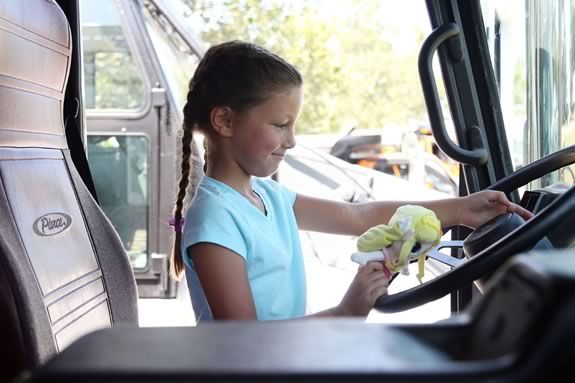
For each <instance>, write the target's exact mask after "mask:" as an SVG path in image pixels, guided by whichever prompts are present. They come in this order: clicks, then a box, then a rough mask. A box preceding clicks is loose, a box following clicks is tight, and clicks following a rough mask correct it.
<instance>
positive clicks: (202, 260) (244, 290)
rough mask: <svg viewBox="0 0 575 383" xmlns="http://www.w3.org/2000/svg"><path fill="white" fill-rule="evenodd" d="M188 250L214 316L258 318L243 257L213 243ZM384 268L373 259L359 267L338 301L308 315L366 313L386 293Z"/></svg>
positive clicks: (218, 317) (217, 317)
mask: <svg viewBox="0 0 575 383" xmlns="http://www.w3.org/2000/svg"><path fill="white" fill-rule="evenodd" d="M189 254H190V256H191V257H192V259H193V261H194V265H195V267H196V272H197V274H198V278H199V280H200V283H201V284H202V288H203V290H204V294H205V295H206V299H207V301H208V305H209V306H210V309H211V311H212V316H213V318H214V319H215V320H219V319H228V320H256V319H257V314H256V308H255V304H254V300H253V297H252V292H251V289H250V285H249V281H248V277H247V271H246V264H245V262H244V260H243V258H242V257H240V256H239V255H237V254H236V253H234V252H233V251H231V250H229V249H227V248H225V247H221V246H218V245H215V244H212V243H200V244H196V245H194V246H192V247H191V249H190V250H189ZM382 269H383V266H382V265H381V262H370V263H368V264H367V265H365V266H362V267H359V268H358V272H357V274H356V276H355V278H354V279H353V281H352V282H351V284H350V286H349V288H348V290H347V292H346V293H345V295H344V297H343V299H342V300H341V303H340V304H339V305H337V306H335V307H333V308H330V309H327V310H325V311H321V312H318V313H314V314H311V315H308V316H306V317H305V318H314V317H333V316H366V315H367V314H368V313H369V311H370V310H371V308H372V307H373V305H374V303H375V301H376V299H377V298H378V297H380V296H381V295H384V294H386V293H387V278H386V277H385V274H384V273H383V272H382ZM293 319H298V318H293Z"/></svg>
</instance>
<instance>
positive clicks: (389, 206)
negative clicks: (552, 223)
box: [294, 190, 533, 235]
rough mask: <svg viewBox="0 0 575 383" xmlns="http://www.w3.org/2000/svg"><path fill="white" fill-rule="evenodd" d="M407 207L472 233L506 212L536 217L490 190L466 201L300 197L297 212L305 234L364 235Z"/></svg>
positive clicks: (443, 223)
mask: <svg viewBox="0 0 575 383" xmlns="http://www.w3.org/2000/svg"><path fill="white" fill-rule="evenodd" d="M406 204H415V205H421V206H424V207H426V208H428V209H431V210H433V211H434V212H435V214H436V215H437V218H438V219H439V220H440V221H441V224H442V226H451V225H464V226H467V227H470V228H472V229H474V228H477V227H479V226H480V225H481V224H483V223H484V222H487V221H488V220H490V219H491V218H494V217H496V216H498V215H500V214H503V213H505V212H515V213H518V214H519V215H521V216H522V217H523V218H525V219H529V218H531V217H532V216H533V214H531V213H530V212H529V211H527V210H525V209H524V208H522V207H521V206H518V205H516V204H514V203H512V202H510V201H509V200H508V199H507V197H506V196H505V194H504V193H502V192H499V191H493V190H487V191H481V192H478V193H474V194H471V195H470V196H467V197H460V198H448V199H441V200H433V201H375V202H365V203H348V202H338V201H331V200H325V199H320V198H314V197H309V196H305V195H301V194H298V195H297V198H296V201H295V204H294V211H295V215H296V218H297V222H298V226H299V228H300V229H302V230H310V231H320V232H325V233H333V234H345V235H361V234H362V233H364V232H365V231H366V230H368V229H369V228H370V227H372V226H376V225H379V224H382V223H387V222H389V220H390V218H391V216H392V215H393V213H395V210H396V209H397V208H398V207H399V206H401V205H406Z"/></svg>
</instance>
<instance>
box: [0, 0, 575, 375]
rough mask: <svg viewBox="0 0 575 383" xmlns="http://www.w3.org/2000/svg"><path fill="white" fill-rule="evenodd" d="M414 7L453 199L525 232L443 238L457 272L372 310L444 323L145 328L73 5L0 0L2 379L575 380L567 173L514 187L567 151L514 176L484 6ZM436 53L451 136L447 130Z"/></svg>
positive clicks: (570, 158) (463, 1) (570, 159)
mask: <svg viewBox="0 0 575 383" xmlns="http://www.w3.org/2000/svg"><path fill="white" fill-rule="evenodd" d="M540 1H542V0H540ZM534 2H537V1H534ZM124 3H126V4H128V5H129V6H130V7H134V8H136V7H143V6H144V3H152V4H154V3H157V2H156V1H142V0H130V1H125V2H124ZM528 3H530V2H528ZM418 5H419V6H422V7H423V6H426V7H427V10H428V13H429V16H430V21H431V25H432V29H433V32H432V33H431V34H430V35H429V36H428V38H427V39H426V40H425V43H424V44H423V46H422V48H421V54H420V57H419V73H420V77H421V84H422V91H423V94H424V97H425V102H426V106H427V111H428V115H429V120H430V124H431V126H432V129H433V133H434V137H435V139H436V141H437V144H438V146H439V147H440V149H441V150H442V151H443V152H444V153H445V154H446V155H447V156H449V157H450V158H452V159H453V160H456V161H458V162H459V163H460V166H461V172H460V173H461V182H460V185H459V188H460V190H459V194H460V195H467V194H469V193H472V192H475V191H478V190H482V189H494V190H501V191H503V192H505V193H506V194H507V195H508V196H509V198H510V199H512V200H513V201H515V202H517V203H520V204H521V205H522V206H524V207H526V208H528V209H529V210H531V211H532V212H533V213H534V215H535V216H534V217H533V218H532V219H530V220H529V221H527V222H524V221H522V220H521V219H520V218H519V217H518V216H515V215H513V214H505V215H502V216H500V217H497V218H496V219H494V220H492V221H491V222H488V223H487V224H485V225H483V226H481V227H480V228H478V229H477V230H475V231H473V232H470V231H469V230H468V229H465V228H461V227H455V228H451V230H452V233H453V236H454V238H455V239H459V240H463V246H464V248H463V249H454V251H453V259H454V260H456V261H454V263H453V264H452V265H453V267H452V268H451V269H450V270H449V271H448V272H446V273H445V274H442V275H441V276H439V277H436V278H434V279H433V280H430V281H428V282H425V283H423V284H421V285H419V286H417V287H415V288H412V289H409V290H405V291H402V292H399V293H396V294H391V295H387V296H382V297H380V298H379V299H378V301H377V303H376V305H375V309H377V310H379V311H381V312H397V311H402V310H407V309H410V308H413V307H416V306H419V305H422V304H425V303H427V302H430V301H433V300H436V299H438V298H441V297H443V296H446V295H451V297H452V307H453V315H452V316H451V317H450V318H448V319H446V320H443V321H440V322H437V323H432V324H424V325H421V324H419V325H418V324H394V325H389V324H366V323H364V322H363V321H361V320H356V319H332V320H317V321H286V322H277V323H274V322H262V323H258V322H218V323H210V324H202V325H198V326H195V327H178V328H176V327H174V328H139V327H138V323H137V316H138V313H137V303H136V301H137V287H136V280H135V277H134V273H133V270H132V267H131V265H130V261H129V257H128V254H127V252H126V244H125V243H124V242H123V240H122V236H121V233H118V232H117V230H115V229H114V226H113V225H112V223H111V221H110V219H109V217H107V216H106V214H104V212H103V210H102V208H101V206H100V205H99V203H98V196H97V193H96V187H95V186H94V181H93V178H92V173H91V169H90V167H89V166H88V162H87V158H86V149H87V145H88V143H87V139H86V137H87V135H86V127H85V123H86V117H85V107H84V102H83V100H84V91H83V87H84V81H83V75H82V65H81V62H82V60H81V57H82V56H81V44H80V41H81V39H82V38H81V28H80V22H79V8H80V5H79V0H74V1H67V0H66V1H65V0H2V2H1V3H0V50H1V56H0V209H1V210H2V215H1V216H2V230H0V312H1V313H2V315H1V316H0V333H1V334H2V345H1V346H0V350H1V351H0V353H1V354H0V358H1V360H2V362H1V364H0V365H1V366H2V367H1V369H0V379H2V381H7V382H12V381H18V382H77V381H85V382H124V381H141V382H160V381H162V382H166V381H220V382H223V381H278V382H280V381H281V382H285V381H314V382H318V381H355V382H360V381H366V382H367V381H384V380H387V381H403V382H408V381H410V382H411V381H413V382H420V381H421V382H423V381H430V382H431V381H433V382H439V381H441V382H446V381H453V382H463V381H465V382H468V381H474V382H475V381H477V382H479V381H498V382H519V381H522V382H523V381H541V380H543V379H548V378H552V379H558V377H560V376H565V375H564V374H568V373H569V372H571V371H572V363H573V361H575V350H574V349H573V347H572V344H573V341H575V332H574V331H573V323H575V310H574V308H575V293H573V291H575V289H574V287H575V249H574V248H573V246H574V244H575V231H574V230H573V229H572V227H573V225H574V224H575V213H574V212H575V189H574V187H573V180H571V184H569V183H568V182H561V183H557V182H552V183H549V182H547V183H536V184H535V186H531V187H529V188H528V190H523V188H524V187H525V186H526V185H533V182H537V181H538V180H541V179H544V178H546V177H547V178H549V179H552V180H555V179H556V178H553V177H554V176H553V175H554V174H557V171H558V170H560V169H564V168H566V167H569V166H570V165H571V164H573V163H574V162H575V146H573V143H572V142H571V144H569V142H568V141H562V143H561V145H559V147H553V146H550V145H546V146H545V147H546V148H548V150H547V151H545V150H543V149H541V150H539V151H538V152H537V153H538V158H536V159H533V160H532V161H530V162H529V163H527V164H525V165H524V166H522V167H521V168H519V169H514V168H513V164H512V161H511V156H510V154H509V148H508V145H507V139H506V134H505V124H504V119H503V116H502V112H501V108H500V106H499V105H500V102H499V97H500V96H499V90H498V81H500V80H498V67H497V65H492V62H493V61H492V57H491V55H496V54H497V51H496V50H493V49H492V48H491V46H490V45H489V44H490V40H489V38H490V36H489V35H488V34H486V32H485V31H486V27H485V26H486V24H488V23H491V21H490V20H484V15H485V14H486V13H485V12H483V11H482V6H484V5H485V4H483V2H480V1H479V0H477V1H468V0H459V1H458V0H450V1H443V0H427V1H425V2H424V1H421V3H420V4H418ZM569 7H571V6H570V5H569ZM533 9H537V7H531V5H529V6H528V10H533ZM571 11H572V12H573V13H572V14H573V15H575V9H571ZM490 25H491V24H490ZM494 25H495V26H496V25H497V22H495V24H494ZM571 28H573V30H572V32H573V33H575V27H571ZM495 46H497V44H495ZM529 47H531V46H529ZM533 49H534V52H536V54H540V57H548V56H550V54H549V52H547V53H545V52H544V51H543V50H542V49H539V50H537V49H535V48H533ZM571 49H573V48H572V47H571ZM434 55H437V57H438V58H439V62H440V66H441V75H442V78H443V83H444V87H445V90H446V94H447V98H448V102H449V110H450V112H451V117H452V118H453V121H454V125H455V127H456V133H457V144H456V143H454V142H453V141H452V139H451V138H450V137H449V135H448V134H447V132H446V129H445V126H444V122H443V121H444V117H443V112H442V109H441V105H440V102H439V96H438V90H437V85H436V80H435V79H436V75H435V73H434V70H433V69H434V66H433V64H432V59H433V57H434ZM551 56H553V55H551ZM551 58H552V57H551ZM548 59H549V57H548ZM541 60H543V59H542V58H541ZM558 65H559V64H558V63H556V69H555V70H558V69H557V66H558ZM544 69H545V68H539V71H540V72H541V73H540V75H541V77H545V76H544V75H545V73H546V72H544ZM547 69H549V68H547ZM568 71H570V72H569V73H571V74H573V69H572V67H571V66H570V67H569V68H568ZM536 72H537V71H536ZM545 81H549V80H545V79H540V78H535V79H534V80H533V82H532V83H531V84H530V85H531V86H533V87H534V89H536V90H537V92H539V93H537V92H535V93H536V96H537V97H535V96H534V98H533V107H534V108H535V109H536V110H538V111H539V112H540V114H538V115H537V116H539V117H538V119H537V118H535V120H537V121H535V122H533V121H531V120H529V121H528V123H537V124H538V125H537V127H538V129H543V127H544V126H546V124H545V120H544V118H545V116H546V113H547V114H549V113H552V110H549V103H551V101H550V98H549V97H550V96H549V94H547V93H545V91H546V90H549V87H546V86H545V84H547V85H549V83H545ZM563 101H564V102H566V103H570V104H569V105H575V104H573V102H575V100H573V99H568V100H563ZM551 109H553V108H551ZM569 116H570V115H569ZM559 120H560V119H555V120H553V121H554V123H555V124H559V123H560V122H559ZM567 122H569V121H567ZM551 128H553V126H551V127H550V129H551ZM551 137H552V135H551ZM564 142H567V144H564ZM533 145H535V144H533ZM541 146H542V147H543V145H541ZM549 148H550V149H549Z"/></svg>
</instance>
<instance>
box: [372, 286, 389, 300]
mask: <svg viewBox="0 0 575 383" xmlns="http://www.w3.org/2000/svg"><path fill="white" fill-rule="evenodd" d="M382 295H387V286H379V287H378V288H376V289H373V291H372V292H371V296H372V297H373V298H374V299H377V298H379V297H381V296H382Z"/></svg>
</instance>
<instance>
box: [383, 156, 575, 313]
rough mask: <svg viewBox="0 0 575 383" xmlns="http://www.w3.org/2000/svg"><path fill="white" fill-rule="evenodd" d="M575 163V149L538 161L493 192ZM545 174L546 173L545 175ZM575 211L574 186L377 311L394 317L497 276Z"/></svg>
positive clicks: (385, 299) (394, 296) (385, 297)
mask: <svg viewBox="0 0 575 383" xmlns="http://www.w3.org/2000/svg"><path fill="white" fill-rule="evenodd" d="M573 162H575V145H574V146H570V147H568V148H566V149H563V150H561V151H559V152H556V153H553V154H552V155H550V156H548V157H545V158H543V159H541V160H539V161H536V162H534V163H532V164H530V165H527V166H525V167H524V168H522V169H520V170H518V171H517V172H515V173H513V174H511V175H510V176H508V177H506V178H505V179H503V180H501V181H499V182H497V183H496V184H494V185H492V187H490V188H489V189H495V190H501V191H504V192H510V191H512V190H515V189H516V188H517V187H520V186H522V185H524V184H526V183H528V182H530V181H532V180H533V179H536V178H539V177H541V176H542V175H544V174H547V173H548V172H550V171H553V170H556V169H558V168H561V167H563V166H565V165H569V164H571V163H573ZM550 163H552V164H551V165H550ZM543 172H545V173H543ZM574 211H575V186H571V187H570V188H569V189H568V190H567V191H566V192H565V193H563V194H562V195H561V196H560V197H559V198H557V199H556V200H555V201H553V202H552V203H551V204H549V205H548V206H547V207H546V208H544V209H543V210H542V211H541V212H539V213H538V214H537V215H535V216H534V217H533V218H531V219H530V220H528V221H527V222H526V223H525V224H523V225H522V226H520V227H518V228H517V229H515V230H514V231H512V232H511V233H509V234H508V235H506V236H504V237H503V238H501V239H500V240H498V241H497V242H495V243H493V244H492V245H491V246H489V247H487V248H486V249H485V250H483V251H481V252H480V253H478V254H476V255H475V256H474V257H472V258H471V259H469V260H468V261H467V262H464V263H462V264H460V265H458V266H456V267H454V268H453V269H451V270H450V271H448V272H446V273H444V274H442V275H440V276H438V277H436V278H434V279H432V280H430V281H428V282H425V283H423V284H421V285H418V286H416V287H413V288H411V289H408V290H405V291H401V292H399V293H396V294H391V295H383V296H381V297H379V298H378V299H377V301H376V303H375V305H374V308H376V309H377V310H379V311H381V312H385V313H392V312H399V311H404V310H408V309H410V308H413V307H417V306H420V305H422V304H425V303H428V302H431V301H434V300H436V299H439V298H441V297H443V296H445V295H447V294H449V293H451V292H452V291H455V290H457V289H458V288H461V287H463V286H465V285H468V284H470V283H472V282H473V281H475V280H477V279H479V278H481V277H482V276H485V275H487V274H489V273H492V272H494V271H495V270H496V269H497V268H499V267H500V266H501V265H502V264H503V263H504V262H505V261H507V260H508V259H509V258H511V257H512V256H514V255H515V254H518V253H521V252H523V251H526V250H528V249H530V248H532V247H533V246H534V245H535V244H536V243H537V242H538V241H539V240H540V239H541V238H543V237H544V236H545V235H546V234H547V233H548V232H549V231H550V230H551V229H552V228H553V227H554V226H555V225H558V224H560V223H561V222H562V221H564V220H566V219H567V218H568V217H569V215H571V214H573V212H574Z"/></svg>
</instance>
